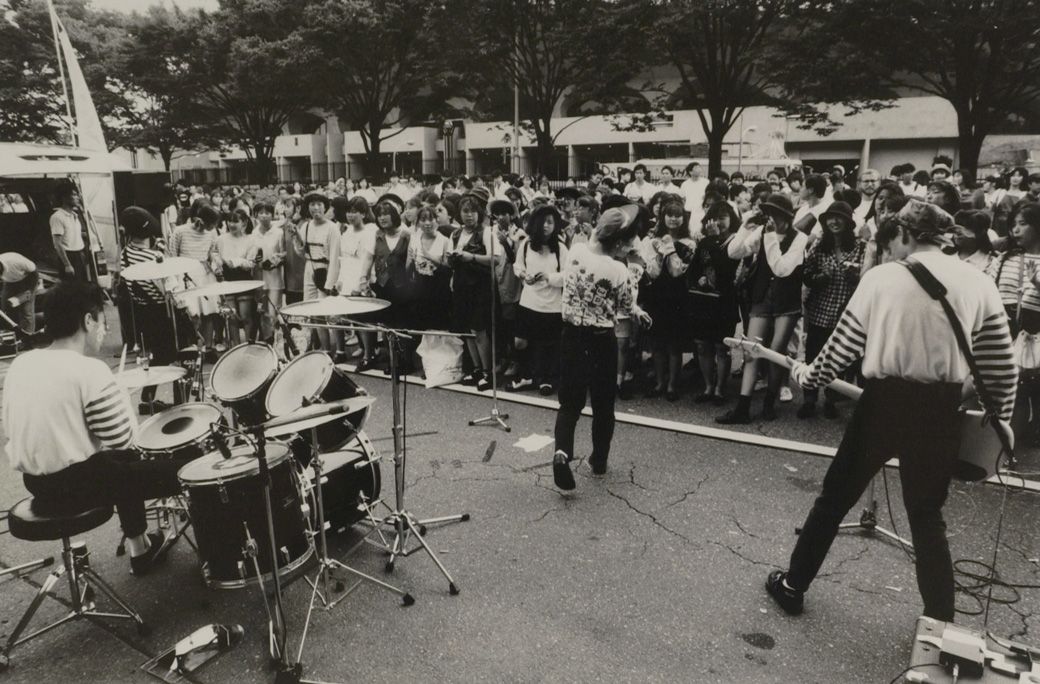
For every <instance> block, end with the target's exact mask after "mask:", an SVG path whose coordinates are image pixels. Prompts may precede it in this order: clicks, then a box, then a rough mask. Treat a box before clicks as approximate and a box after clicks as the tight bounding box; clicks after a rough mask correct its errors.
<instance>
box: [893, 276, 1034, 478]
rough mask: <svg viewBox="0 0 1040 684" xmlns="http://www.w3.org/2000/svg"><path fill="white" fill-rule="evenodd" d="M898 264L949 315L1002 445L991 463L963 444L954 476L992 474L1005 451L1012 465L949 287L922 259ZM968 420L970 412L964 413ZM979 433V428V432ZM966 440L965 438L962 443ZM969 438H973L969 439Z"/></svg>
mask: <svg viewBox="0 0 1040 684" xmlns="http://www.w3.org/2000/svg"><path fill="white" fill-rule="evenodd" d="M899 263H900V264H901V265H903V266H905V267H906V269H907V270H908V271H910V273H911V274H912V275H913V276H914V279H915V280H917V282H918V284H920V286H921V287H922V288H924V291H925V292H927V293H928V296H929V297H931V298H932V299H934V300H936V301H938V302H939V304H940V305H941V306H942V308H943V311H944V312H945V313H946V318H947V319H948V320H949V322H950V327H951V328H952V329H953V336H954V337H955V338H957V346H958V347H959V348H960V350H961V354H963V355H964V359H965V360H966V361H967V362H968V368H969V369H970V370H971V376H972V378H974V380H975V391H976V392H978V395H979V399H980V400H981V402H982V406H983V408H984V409H985V416H984V417H983V422H988V423H989V424H990V426H991V427H992V428H993V431H994V432H995V433H996V437H997V440H998V442H999V444H1000V447H1001V453H1000V454H998V455H997V458H996V460H995V462H994V463H992V464H991V463H990V462H989V461H987V460H985V458H986V456H987V455H989V452H981V451H980V450H978V449H974V448H973V449H971V451H969V452H965V450H964V448H963V447H964V444H963V443H962V448H961V452H960V454H959V456H958V461H957V464H956V466H955V468H954V477H956V478H958V479H961V480H967V481H969V482H971V481H977V480H980V479H983V477H984V476H985V475H986V474H988V473H989V471H990V466H993V469H994V470H995V469H996V468H997V467H999V464H1000V455H1002V454H1006V455H1007V460H1008V465H1009V466H1013V465H1014V463H1015V452H1014V449H1013V448H1012V447H1011V443H1010V442H1009V441H1008V437H1007V435H1006V434H1005V433H1004V430H1003V429H1002V428H1001V427H1000V424H999V422H998V421H997V416H998V415H1000V413H999V411H998V407H997V403H996V401H995V400H994V398H993V395H992V394H990V391H989V388H988V387H986V383H985V382H984V381H983V379H982V373H981V372H980V371H979V365H978V362H977V361H976V360H975V355H974V354H972V353H971V347H970V346H969V345H968V338H967V337H966V336H965V334H964V328H963V326H962V325H961V322H960V319H959V318H957V312H956V311H954V310H953V307H952V306H951V305H950V302H949V300H947V299H946V287H945V286H944V285H943V284H942V283H940V282H939V281H938V279H936V277H935V276H934V275H932V272H931V271H929V270H928V269H927V267H925V265H924V264H922V263H921V262H919V261H914V260H913V259H902V260H901V261H899ZM962 416H964V417H965V418H962V419H966V420H968V421H970V420H971V419H970V418H967V417H966V416H967V414H962ZM965 427H968V428H969V429H970V428H971V426H970V425H968V426H964V425H962V437H963V435H964V434H966V432H965V430H964V428H965ZM976 432H977V431H976ZM964 441H965V440H963V439H962V442H964ZM968 441H970V440H968Z"/></svg>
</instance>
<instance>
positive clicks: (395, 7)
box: [300, 0, 451, 173]
mask: <svg viewBox="0 0 1040 684" xmlns="http://www.w3.org/2000/svg"><path fill="white" fill-rule="evenodd" d="M309 17H310V22H309V23H308V24H307V26H306V30H305V31H304V32H302V33H301V34H300V35H301V39H302V40H303V41H304V42H306V43H307V44H309V45H314V46H316V47H317V49H318V50H319V51H320V55H321V58H320V60H318V63H317V64H316V65H315V69H316V73H315V76H316V78H317V80H318V81H319V82H320V83H321V84H322V86H321V88H320V92H319V102H320V103H321V104H322V105H323V106H324V107H325V108H327V109H328V110H330V111H332V112H334V113H335V114H336V115H337V116H338V117H339V118H340V119H341V120H342V121H344V122H345V123H346V124H347V125H349V126H350V127H351V128H353V129H354V130H357V131H358V133H360V135H361V142H362V144H363V145H364V147H365V166H366V171H367V172H368V173H380V172H382V171H383V169H382V168H381V165H380V149H381V145H382V143H383V141H385V140H387V139H389V138H391V137H393V136H395V135H398V134H399V133H401V131H402V130H404V129H403V128H398V129H397V130H394V131H390V132H388V129H392V128H394V127H395V126H399V125H400V124H401V123H402V122H404V121H405V120H406V119H409V118H412V119H414V118H421V117H422V116H423V115H424V114H426V113H428V112H429V110H430V109H431V107H432V103H433V102H435V101H439V102H444V101H445V100H447V99H448V97H449V96H450V93H449V89H448V87H447V86H448V83H449V80H450V78H451V74H450V71H449V70H448V69H447V68H445V66H444V63H443V60H442V59H441V58H440V52H441V50H440V44H441V41H440V40H439V38H438V35H439V34H438V29H439V27H441V26H442V22H443V21H444V20H446V19H447V17H446V15H445V13H444V10H443V7H442V6H440V5H438V4H437V3H431V2H426V1H424V0H323V1H322V2H319V3H318V4H317V5H316V6H315V7H314V9H313V11H311V12H310V13H309Z"/></svg>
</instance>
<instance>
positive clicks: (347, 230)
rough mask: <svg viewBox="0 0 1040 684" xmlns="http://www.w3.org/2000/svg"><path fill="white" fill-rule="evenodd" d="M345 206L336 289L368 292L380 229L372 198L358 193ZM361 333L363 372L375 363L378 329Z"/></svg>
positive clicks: (340, 352)
mask: <svg viewBox="0 0 1040 684" xmlns="http://www.w3.org/2000/svg"><path fill="white" fill-rule="evenodd" d="M344 209H345V210H344V212H343V218H344V223H345V224H344V226H343V231H342V232H341V233H340V236H339V280H338V281H337V282H336V291H337V292H338V293H339V294H342V295H350V296H360V295H367V294H369V293H370V288H369V282H368V279H369V274H370V271H371V268H372V257H373V255H374V253H375V240H376V233H377V231H378V228H377V227H376V218H375V216H374V215H373V214H372V209H371V208H370V207H369V204H368V200H366V199H365V198H364V197H362V196H361V195H360V194H358V193H355V194H354V196H353V197H351V198H350V199H349V200H347V203H346V206H345V208H344ZM357 336H358V339H359V340H360V342H361V354H362V357H361V360H360V361H359V362H358V365H357V370H358V372H359V373H360V372H362V371H365V370H368V369H369V368H370V367H371V366H372V362H373V359H374V358H375V353H376V338H375V333H371V332H359V333H357ZM336 344H337V356H339V357H340V358H345V357H346V349H345V339H338V340H337V341H336Z"/></svg>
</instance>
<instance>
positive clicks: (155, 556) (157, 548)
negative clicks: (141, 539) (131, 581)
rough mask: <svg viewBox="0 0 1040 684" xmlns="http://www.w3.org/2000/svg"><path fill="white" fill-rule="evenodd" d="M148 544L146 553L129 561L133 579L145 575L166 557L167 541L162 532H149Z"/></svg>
mask: <svg viewBox="0 0 1040 684" xmlns="http://www.w3.org/2000/svg"><path fill="white" fill-rule="evenodd" d="M148 544H149V545H148V550H147V551H145V552H144V553H142V554H141V555H140V556H134V557H132V558H131V559H130V574H131V575H133V576H134V577H142V576H144V575H147V574H148V572H149V571H150V570H151V569H152V568H153V567H154V566H155V564H156V563H158V562H159V561H161V560H162V559H163V558H165V557H166V549H167V548H169V546H168V544H169V540H168V539H167V538H166V535H164V534H163V533H162V532H149V533H148Z"/></svg>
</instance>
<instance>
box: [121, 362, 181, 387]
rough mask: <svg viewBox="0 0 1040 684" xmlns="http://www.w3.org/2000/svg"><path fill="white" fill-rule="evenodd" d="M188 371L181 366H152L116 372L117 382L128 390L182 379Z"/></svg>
mask: <svg viewBox="0 0 1040 684" xmlns="http://www.w3.org/2000/svg"><path fill="white" fill-rule="evenodd" d="M187 374H188V371H186V370H184V369H183V368H181V367H180V366H151V367H150V368H132V369H130V370H127V371H123V372H122V373H116V382H118V383H119V384H120V385H122V386H123V387H125V388H126V389H128V390H135V389H140V388H142V387H148V386H149V385H162V384H165V383H167V382H173V381H174V380H180V379H181V378H183V377H184V376H185V375H187Z"/></svg>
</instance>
